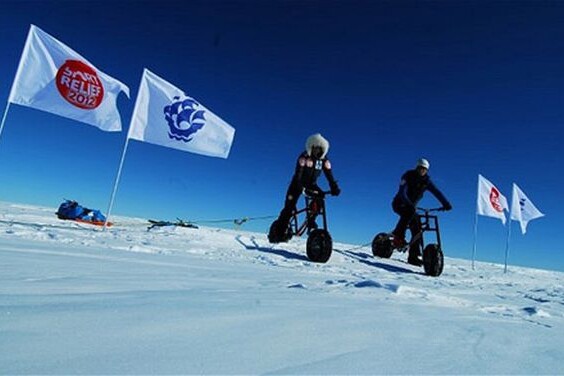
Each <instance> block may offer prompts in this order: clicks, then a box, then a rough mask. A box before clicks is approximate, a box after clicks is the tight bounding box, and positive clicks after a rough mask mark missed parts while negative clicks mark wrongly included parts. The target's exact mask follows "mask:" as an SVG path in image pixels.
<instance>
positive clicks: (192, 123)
mask: <svg viewBox="0 0 564 376" xmlns="http://www.w3.org/2000/svg"><path fill="white" fill-rule="evenodd" d="M234 135H235V129H233V127H231V126H230V125H229V124H227V123H226V122H225V121H223V120H222V119H220V118H219V117H218V116H216V115H215V114H214V113H213V112H211V111H210V110H208V109H207V108H206V107H204V106H203V105H202V104H201V103H199V102H198V101H196V100H195V99H194V98H192V97H189V96H187V95H186V94H185V93H184V91H182V90H180V89H179V88H177V87H175V86H174V85H172V84H171V83H169V82H167V81H165V80H163V79H162V78H160V77H159V76H157V75H156V74H154V73H153V72H151V71H149V70H148V69H145V70H144V71H143V77H142V78H141V85H140V86H139V94H138V95H137V100H136V102H135V108H134V109H133V115H132V117H131V124H130V126H129V134H128V138H132V139H134V140H138V141H144V142H149V143H152V144H156V145H161V146H166V147H169V148H174V149H179V150H183V151H189V152H192V153H197V154H203V155H207V156H210V157H220V158H227V156H228V155H229V150H230V149H231V144H232V143H233V137H234Z"/></svg>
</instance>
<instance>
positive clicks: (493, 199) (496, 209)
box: [476, 175, 509, 224]
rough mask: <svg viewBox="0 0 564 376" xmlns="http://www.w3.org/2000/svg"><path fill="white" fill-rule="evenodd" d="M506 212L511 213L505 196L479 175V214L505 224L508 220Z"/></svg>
mask: <svg viewBox="0 0 564 376" xmlns="http://www.w3.org/2000/svg"><path fill="white" fill-rule="evenodd" d="M504 210H507V211H509V206H508V205H507V199H506V198H505V196H504V195H502V194H501V192H500V191H499V190H498V189H497V188H496V187H495V185H493V184H492V183H491V182H490V181H489V180H488V179H486V178H484V177H483V176H482V175H478V202H477V207H476V211H477V213H478V214H479V215H485V216H487V217H494V218H499V219H500V220H501V222H502V223H503V224H505V221H506V220H507V219H506V218H505V213H504Z"/></svg>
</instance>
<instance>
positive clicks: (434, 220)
mask: <svg viewBox="0 0 564 376" xmlns="http://www.w3.org/2000/svg"><path fill="white" fill-rule="evenodd" d="M417 209H418V210H420V211H422V212H423V213H416V214H415V215H416V216H417V219H416V220H417V221H419V228H420V229H421V231H420V232H419V233H418V234H416V235H415V236H414V237H413V239H411V241H410V243H413V242H415V241H419V240H421V245H422V246H423V248H425V240H424V239H423V233H424V232H428V231H433V232H434V233H435V235H436V238H437V244H438V245H439V248H441V249H442V246H441V232H440V229H439V217H438V216H437V215H434V214H430V213H431V212H434V211H438V209H423V208H417Z"/></svg>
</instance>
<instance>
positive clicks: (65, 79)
mask: <svg viewBox="0 0 564 376" xmlns="http://www.w3.org/2000/svg"><path fill="white" fill-rule="evenodd" d="M56 80H57V89H58V90H59V93H60V94H61V95H62V96H63V98H65V99H66V100H67V101H68V102H69V103H70V104H72V105H74V106H76V107H80V108H82V109H85V110H92V109H94V108H96V107H98V106H99V105H100V103H102V100H103V99H104V86H102V80H100V78H99V77H98V74H96V71H95V70H94V69H92V67H90V66H88V65H86V64H84V63H83V62H82V61H78V60H67V61H65V63H64V64H63V65H61V67H60V68H59V71H58V72H57V77H56Z"/></svg>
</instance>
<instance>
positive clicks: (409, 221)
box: [392, 200, 422, 258]
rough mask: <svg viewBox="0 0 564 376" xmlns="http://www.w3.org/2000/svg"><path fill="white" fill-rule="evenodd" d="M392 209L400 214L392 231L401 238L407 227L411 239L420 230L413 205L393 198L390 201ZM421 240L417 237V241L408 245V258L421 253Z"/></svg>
mask: <svg viewBox="0 0 564 376" xmlns="http://www.w3.org/2000/svg"><path fill="white" fill-rule="evenodd" d="M392 209H394V212H395V213H396V214H398V215H399V216H400V218H399V220H398V223H397V225H396V228H395V229H394V231H393V233H394V236H397V237H399V238H401V239H405V232H406V231H407V228H408V227H409V231H410V232H411V239H412V240H413V237H414V236H415V235H416V234H418V233H419V232H420V231H421V226H420V224H419V221H418V219H417V215H416V214H415V208H414V207H413V206H407V205H404V204H403V203H401V201H397V200H394V201H393V202H392ZM421 248H422V241H421V238H419V239H418V240H417V241H415V242H413V243H412V244H411V245H410V246H409V256H408V257H409V258H414V257H418V256H420V255H421Z"/></svg>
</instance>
